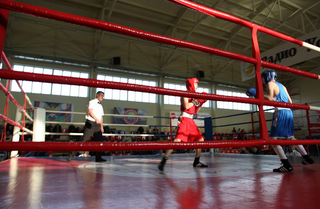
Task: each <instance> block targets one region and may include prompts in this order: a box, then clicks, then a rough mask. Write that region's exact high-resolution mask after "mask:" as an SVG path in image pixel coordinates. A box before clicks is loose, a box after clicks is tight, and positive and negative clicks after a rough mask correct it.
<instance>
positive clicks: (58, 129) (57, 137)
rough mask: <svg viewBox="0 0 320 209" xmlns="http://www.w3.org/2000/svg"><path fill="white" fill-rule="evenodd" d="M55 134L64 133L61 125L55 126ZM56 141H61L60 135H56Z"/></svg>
mask: <svg viewBox="0 0 320 209" xmlns="http://www.w3.org/2000/svg"><path fill="white" fill-rule="evenodd" d="M53 132H54V133H61V132H62V128H61V126H60V124H56V125H55V126H54V128H53ZM55 139H60V135H55Z"/></svg>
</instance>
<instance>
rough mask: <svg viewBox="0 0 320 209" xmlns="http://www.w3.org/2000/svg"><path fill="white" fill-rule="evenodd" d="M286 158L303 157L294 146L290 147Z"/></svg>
mask: <svg viewBox="0 0 320 209" xmlns="http://www.w3.org/2000/svg"><path fill="white" fill-rule="evenodd" d="M286 156H301V154H300V152H298V151H297V150H296V147H295V146H294V145H290V146H289V150H288V152H287V153H286Z"/></svg>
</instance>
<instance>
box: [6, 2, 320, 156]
mask: <svg viewBox="0 0 320 209" xmlns="http://www.w3.org/2000/svg"><path fill="white" fill-rule="evenodd" d="M167 1H169V2H172V3H176V4H179V5H183V6H185V7H188V8H190V9H193V10H196V11H199V12H202V13H205V14H207V15H210V16H213V17H216V18H220V19H224V20H226V21H231V22H233V23H237V24H239V25H242V26H244V27H248V28H250V29H251V31H252V33H251V34H252V48H253V57H248V56H244V55H241V54H237V53H232V52H229V51H225V50H221V49H216V48H212V47H208V46H203V45H200V44H195V43H191V42H187V41H183V40H179V39H174V38H170V37H166V36H162V35H158V34H152V33H148V32H145V31H140V30H136V29H133V28H128V27H125V26H121V25H116V24H112V23H109V22H103V21H99V20H94V19H90V18H84V17H81V16H76V15H71V14H67V13H63V12H58V11H54V10H50V9H46V8H42V7H37V6H32V5H28V4H23V3H18V2H13V1H9V0H3V1H1V2H0V8H3V9H2V10H1V12H2V13H1V14H2V15H3V16H6V15H7V10H11V11H15V12H20V13H24V14H30V15H34V16H37V17H42V18H47V19H52V20H57V21H63V22H68V23H73V24H77V25H82V26H87V27H91V28H95V29H100V30H104V31H109V32H113V33H119V34H123V35H127V36H132V37H136V38H140V39H145V40H149V41H153V42H158V43H162V44H168V45H173V46H176V47H181V48H188V49H193V50H197V51H201V52H204V53H208V54H212V55H216V56H221V57H226V58H229V59H235V60H239V61H242V62H246V63H250V64H253V65H254V66H255V72H256V75H260V68H261V67H265V68H269V69H274V70H279V71H284V72H288V73H292V74H297V75H300V76H303V77H307V78H311V79H318V80H319V79H320V76H319V75H317V74H313V73H309V72H304V71H301V70H298V69H294V68H290V67H286V66H282V65H277V64H273V63H269V62H266V61H262V60H261V56H260V51H259V44H258V39H257V32H263V33H266V34H269V35H272V36H275V37H277V38H280V39H282V40H285V41H288V42H291V43H293V44H296V45H299V46H302V47H305V48H308V49H312V50H315V51H317V52H320V49H319V48H318V47H316V46H313V45H311V44H309V43H306V42H303V41H300V40H297V39H294V38H292V37H289V36H286V35H284V34H281V33H278V32H276V31H273V30H270V29H268V28H265V27H262V26H259V25H256V24H254V23H251V22H248V21H245V20H242V19H240V18H237V17H235V16H232V15H229V14H226V13H223V12H220V11H217V10H214V9H211V8H207V7H204V6H202V5H199V4H196V3H193V2H191V1H187V0H167ZM5 24H6V22H2V27H4V25H5ZM0 37H1V38H0V44H1V42H2V45H3V41H4V38H5V34H4V33H1V34H0ZM2 45H1V47H2ZM0 77H1V78H5V79H17V80H28V81H41V82H50V83H59V84H74V85H84V86H88V87H100V88H111V89H121V90H133V91H139V92H151V93H156V94H162V95H174V96H184V97H193V98H200V99H206V100H216V101H232V102H240V103H250V104H255V105H258V107H259V127H260V129H259V130H260V138H261V139H259V140H252V141H250V140H249V141H246V142H239V141H237V142H209V141H205V142H193V143H188V144H185V143H171V142H162V143H154V142H153V143H143V144H142V143H122V144H123V145H122V144H121V145H119V144H118V145H114V144H113V143H98V142H96V143H93V142H91V143H69V144H68V145H67V144H66V143H63V144H60V143H57V142H46V143H44V142H32V143H28V145H23V144H22V143H20V142H6V143H4V144H3V145H2V146H1V148H0V150H15V149H18V150H31V149H32V150H34V151H42V150H47V149H48V147H50V150H59V151H77V150H79V147H80V146H81V147H82V148H84V149H85V150H88V151H98V150H99V151H100V150H101V151H102V150H114V151H117V150H141V149H144V150H145V149H155V150H156V149H169V148H170V149H190V148H192V149H194V148H217V147H230V146H239V147H241V146H243V145H244V144H245V146H258V145H265V144H279V145H289V144H319V142H318V141H316V140H297V141H294V142H293V141H280V140H271V139H269V137H268V131H267V126H266V122H265V115H264V112H263V105H268V106H275V107H286V108H291V109H293V108H295V109H303V110H320V108H319V107H315V106H309V105H299V104H288V103H282V102H273V101H266V100H264V97H263V88H262V81H261V78H260V76H256V78H255V81H256V89H257V98H255V99H252V98H241V97H232V96H220V95H215V94H201V93H191V92H185V91H179V90H171V89H165V88H160V87H148V86H143V85H133V84H124V83H117V82H109V81H98V80H95V79H80V78H70V77H63V76H52V75H50V76H48V75H40V74H33V73H23V72H14V71H11V70H0Z"/></svg>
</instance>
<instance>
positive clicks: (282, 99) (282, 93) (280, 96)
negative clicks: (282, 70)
mask: <svg viewBox="0 0 320 209" xmlns="http://www.w3.org/2000/svg"><path fill="white" fill-rule="evenodd" d="M276 84H277V85H278V86H279V94H277V96H275V98H276V101H278V102H286V103H289V98H288V95H287V92H286V91H285V90H284V86H283V85H282V84H281V83H279V82H277V81H276Z"/></svg>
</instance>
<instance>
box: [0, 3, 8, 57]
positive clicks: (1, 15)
mask: <svg viewBox="0 0 320 209" xmlns="http://www.w3.org/2000/svg"><path fill="white" fill-rule="evenodd" d="M8 19H9V10H7V9H2V8H1V9H0V51H1V52H2V51H3V45H4V40H5V37H6V32H7V25H8ZM1 57H2V54H0V58H1Z"/></svg>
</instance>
